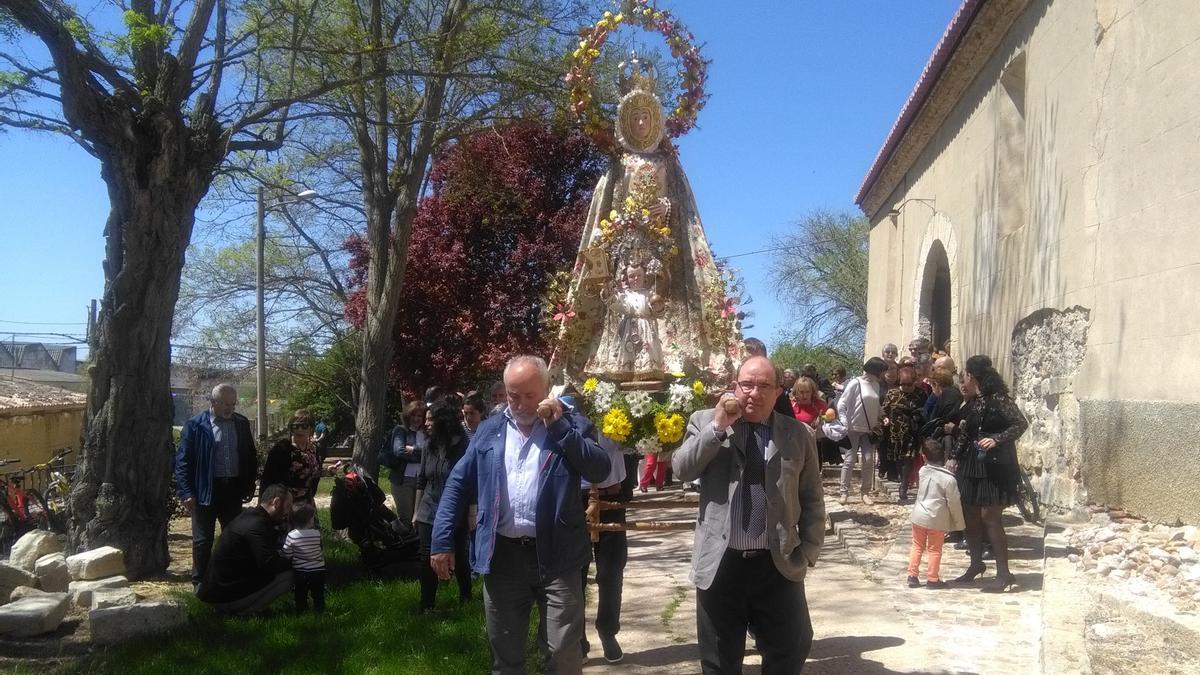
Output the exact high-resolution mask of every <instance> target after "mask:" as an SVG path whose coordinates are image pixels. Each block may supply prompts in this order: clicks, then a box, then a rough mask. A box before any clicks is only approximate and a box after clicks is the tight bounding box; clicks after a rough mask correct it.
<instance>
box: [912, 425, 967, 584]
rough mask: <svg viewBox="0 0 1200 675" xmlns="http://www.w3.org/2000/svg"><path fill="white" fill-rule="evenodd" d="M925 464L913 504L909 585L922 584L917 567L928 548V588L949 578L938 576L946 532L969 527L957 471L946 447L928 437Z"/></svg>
mask: <svg viewBox="0 0 1200 675" xmlns="http://www.w3.org/2000/svg"><path fill="white" fill-rule="evenodd" d="M921 454H922V455H924V456H925V466H923V467H921V482H920V486H919V487H918V488H917V501H916V503H915V504H913V510H912V517H911V518H910V519H909V520H911V521H912V549H911V550H910V551H909V554H908V587H909V588H917V587H918V586H920V585H921V581H920V579H918V578H917V571H918V570H919V569H920V567H921V554H922V553H924V552H926V551H928V552H929V567H928V568H927V569H926V571H925V579H926V580H927V582H928V583H927V584H926V585H925V587H926V588H928V589H930V590H934V589H938V588H945V587H946V582H944V581H942V580H941V578H940V577H939V576H938V571H939V568H940V567H941V564H942V544H943V543H944V542H945V541H946V533H947V532H953V531H954V530H961V529H964V528H965V527H966V524H965V523H964V522H963V510H962V500H961V498H960V497H959V495H958V481H956V480H955V479H954V473H952V472H951V471H950V470H948V469H946V468H945V467H944V466H943V464H945V463H946V451H945V449H944V448H943V447H942V444H941V443H939V442H938V441H935V440H931V439H927V440H926V441H925V442H924V443H922V444H921Z"/></svg>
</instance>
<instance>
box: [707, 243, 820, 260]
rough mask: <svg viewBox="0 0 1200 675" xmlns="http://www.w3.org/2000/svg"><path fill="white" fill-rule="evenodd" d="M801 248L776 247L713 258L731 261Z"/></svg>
mask: <svg viewBox="0 0 1200 675" xmlns="http://www.w3.org/2000/svg"><path fill="white" fill-rule="evenodd" d="M798 248H803V247H802V246H776V247H774V248H764V249H760V250H758V251H747V252H745V253H734V254H733V255H718V256H713V257H714V258H716V259H717V260H732V259H733V258H741V257H744V256H748V255H759V254H760V253H775V252H777V251H791V250H794V249H798Z"/></svg>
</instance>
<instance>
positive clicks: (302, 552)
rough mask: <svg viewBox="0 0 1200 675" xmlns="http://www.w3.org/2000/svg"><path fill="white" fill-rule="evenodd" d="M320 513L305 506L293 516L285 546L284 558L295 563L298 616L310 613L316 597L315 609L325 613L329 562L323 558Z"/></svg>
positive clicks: (311, 507)
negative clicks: (319, 528)
mask: <svg viewBox="0 0 1200 675" xmlns="http://www.w3.org/2000/svg"><path fill="white" fill-rule="evenodd" d="M316 516H317V510H316V509H315V508H313V505H312V504H301V505H299V506H297V507H296V510H295V511H293V512H292V526H293V529H292V531H291V532H288V534H287V539H286V540H285V541H284V542H283V555H284V557H285V558H288V559H289V560H291V561H292V575H293V577H294V578H295V589H294V590H295V594H296V612H297V613H299V612H304V611H307V610H308V596H309V594H312V600H313V608H314V609H316V610H317V612H318V613H321V612H324V611H325V558H324V556H322V555H321V531H320V530H318V529H317V524H316Z"/></svg>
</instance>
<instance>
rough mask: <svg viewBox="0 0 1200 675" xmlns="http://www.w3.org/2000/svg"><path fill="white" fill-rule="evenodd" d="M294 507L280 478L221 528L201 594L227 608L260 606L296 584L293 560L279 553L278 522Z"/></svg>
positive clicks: (255, 608)
mask: <svg viewBox="0 0 1200 675" xmlns="http://www.w3.org/2000/svg"><path fill="white" fill-rule="evenodd" d="M291 512H292V493H291V492H289V491H288V489H287V488H285V487H284V486H282V485H280V484H278V483H275V484H273V485H268V486H266V487H264V488H263V490H262V494H261V495H259V498H258V506H256V507H254V508H252V509H246V510H245V511H243V512H242V514H241V515H240V516H238V517H237V518H234V519H233V522H232V523H230V524H229V527H222V528H221V539H220V540H218V541H217V546H216V548H215V549H214V550H213V556H212V564H211V565H210V566H209V570H208V576H207V577H205V579H204V583H202V584H201V585H200V590H199V591H197V593H196V595H197V597H199V598H200V599H201V600H203V601H204V602H207V603H209V604H211V605H212V606H213V608H214V609H216V610H217V611H218V612H221V613H224V614H254V613H257V612H261V611H263V610H264V609H266V608H267V606H268V605H270V604H271V601H272V600H274V599H275V598H277V597H279V596H281V595H283V594H284V593H287V592H288V591H290V590H291V589H292V566H291V564H290V563H289V562H288V561H287V559H286V558H284V557H283V556H282V555H280V547H279V535H280V530H279V525H280V524H281V523H283V521H284V520H285V519H286V518H287V516H288V514H289V513H291Z"/></svg>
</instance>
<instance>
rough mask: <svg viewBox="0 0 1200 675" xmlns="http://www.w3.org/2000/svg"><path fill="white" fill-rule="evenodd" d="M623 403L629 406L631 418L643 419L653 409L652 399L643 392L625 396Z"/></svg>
mask: <svg viewBox="0 0 1200 675" xmlns="http://www.w3.org/2000/svg"><path fill="white" fill-rule="evenodd" d="M625 401H626V402H627V403H628V404H629V414H630V416H632V417H645V416H646V415H649V414H650V411H651V410H653V409H654V399H652V398H650V394H649V393H647V392H644V391H635V392H631V393H629V394H626V395H625Z"/></svg>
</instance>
